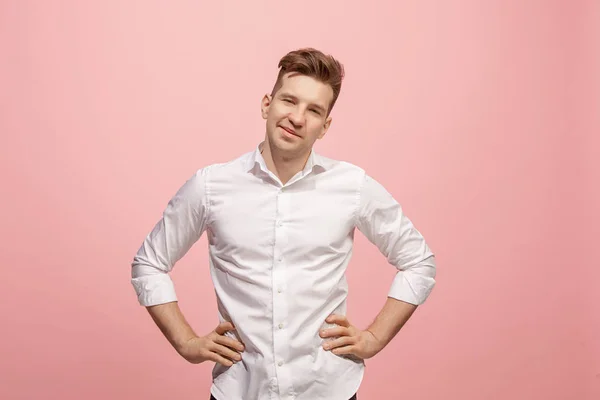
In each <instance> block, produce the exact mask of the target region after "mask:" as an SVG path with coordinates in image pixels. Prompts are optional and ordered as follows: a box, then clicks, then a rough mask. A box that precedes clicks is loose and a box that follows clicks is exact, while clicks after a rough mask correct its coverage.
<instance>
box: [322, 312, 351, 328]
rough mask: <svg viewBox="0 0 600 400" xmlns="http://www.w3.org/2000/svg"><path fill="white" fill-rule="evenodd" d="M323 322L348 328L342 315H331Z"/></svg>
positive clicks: (346, 321) (348, 323) (348, 324)
mask: <svg viewBox="0 0 600 400" xmlns="http://www.w3.org/2000/svg"><path fill="white" fill-rule="evenodd" d="M325 322H328V323H330V324H336V325H340V326H344V327H346V328H349V327H350V322H349V321H348V318H346V316H344V315H338V314H331V315H330V316H329V317H327V319H326V320H325Z"/></svg>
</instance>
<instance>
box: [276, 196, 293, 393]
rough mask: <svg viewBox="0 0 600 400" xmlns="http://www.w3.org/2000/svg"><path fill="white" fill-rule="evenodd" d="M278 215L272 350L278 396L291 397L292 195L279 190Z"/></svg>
mask: <svg viewBox="0 0 600 400" xmlns="http://www.w3.org/2000/svg"><path fill="white" fill-rule="evenodd" d="M276 202H277V206H276V215H275V221H274V223H275V247H274V249H273V257H274V263H273V269H272V273H273V280H272V282H273V289H274V290H273V321H272V324H273V331H274V332H273V340H274V342H273V348H274V351H275V352H274V355H273V356H274V360H273V361H274V362H275V363H276V373H277V383H278V387H279V393H280V394H282V393H288V392H289V391H290V390H293V384H292V382H293V381H292V375H291V371H290V370H289V368H287V366H286V361H287V360H288V359H289V348H290V338H289V335H288V331H287V329H284V327H285V324H286V322H287V320H288V315H289V307H288V303H287V299H286V296H282V295H281V293H282V292H283V288H284V287H285V284H286V281H287V277H286V275H285V273H286V262H285V247H286V244H287V240H288V238H287V235H286V229H285V227H283V221H284V220H285V215H286V214H287V212H288V210H289V193H287V192H286V191H285V188H280V190H279V191H278V193H277V196H276Z"/></svg>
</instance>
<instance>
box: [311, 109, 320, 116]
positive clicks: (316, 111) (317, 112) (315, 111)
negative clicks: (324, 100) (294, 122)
mask: <svg viewBox="0 0 600 400" xmlns="http://www.w3.org/2000/svg"><path fill="white" fill-rule="evenodd" d="M310 111H312V112H314V113H315V114H317V115H321V113H320V112H319V111H318V110H314V109H313V110H310Z"/></svg>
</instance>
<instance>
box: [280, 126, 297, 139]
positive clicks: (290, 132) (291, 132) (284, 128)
mask: <svg viewBox="0 0 600 400" xmlns="http://www.w3.org/2000/svg"><path fill="white" fill-rule="evenodd" d="M280 128H281V129H283V130H284V131H286V132H287V133H289V134H290V135H293V136H296V137H299V138H301V137H302V136H300V135H298V134H297V133H296V132H294V131H292V130H291V129H288V128H286V127H283V126H281V127H280Z"/></svg>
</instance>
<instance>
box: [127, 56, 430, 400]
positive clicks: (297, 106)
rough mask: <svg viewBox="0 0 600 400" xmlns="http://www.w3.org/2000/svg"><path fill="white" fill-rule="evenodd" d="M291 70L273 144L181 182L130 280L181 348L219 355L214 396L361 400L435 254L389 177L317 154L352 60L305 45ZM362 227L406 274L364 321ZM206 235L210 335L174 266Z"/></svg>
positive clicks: (419, 296) (277, 100)
mask: <svg viewBox="0 0 600 400" xmlns="http://www.w3.org/2000/svg"><path fill="white" fill-rule="evenodd" d="M279 68H280V71H279V75H278V77H277V81H276V83H275V86H274V88H273V91H272V92H271V94H266V95H265V96H264V97H263V99H262V117H263V118H264V119H265V120H266V135H265V138H264V141H263V142H262V143H260V144H259V145H258V146H257V148H256V150H255V151H252V152H249V153H247V154H244V155H242V156H241V157H239V158H237V159H235V160H233V161H230V162H227V163H224V164H214V165H210V166H206V167H204V168H201V169H199V170H198V171H197V172H196V173H195V174H194V175H193V176H192V177H191V178H190V179H189V180H188V181H187V182H186V183H185V184H184V185H183V186H182V187H181V188H180V189H179V191H178V192H177V193H176V194H175V196H174V197H173V198H172V199H171V201H170V202H169V204H168V205H167V208H166V210H165V211H164V214H163V217H162V218H161V220H160V221H159V222H158V223H157V224H156V226H155V227H154V229H153V230H152V232H151V233H149V234H148V236H147V237H146V239H145V241H144V242H143V244H142V246H141V248H140V249H139V251H138V253H137V254H136V256H135V258H134V260H133V264H132V284H133V286H134V288H135V290H136V293H137V295H138V300H139V302H140V304H142V305H143V306H146V307H147V309H148V311H149V313H150V315H151V316H152V318H153V319H154V321H155V322H156V324H157V325H158V327H159V328H160V329H161V331H162V332H163V333H164V335H165V336H166V338H167V339H168V340H169V341H170V343H171V344H172V345H173V347H174V348H175V349H176V350H177V352H178V353H179V354H180V355H181V356H183V357H184V358H185V359H186V360H188V361H189V362H191V363H201V362H204V361H207V360H210V361H214V362H216V364H215V366H214V369H213V384H212V387H211V394H212V396H211V398H213V399H217V400H271V399H297V400H315V399H328V400H348V399H355V398H356V392H357V390H358V388H359V386H360V383H361V380H362V377H363V373H364V359H367V358H370V357H373V356H374V355H375V354H377V353H378V352H380V351H381V350H382V349H383V348H384V347H385V346H386V345H387V344H388V343H389V342H390V340H391V339H392V338H393V337H394V336H395V335H396V333H397V332H398V331H399V330H400V328H401V327H402V326H403V325H404V324H405V323H406V321H407V320H408V319H409V318H410V316H411V315H412V314H413V312H414V311H415V309H416V308H417V306H418V305H419V304H422V303H423V302H424V301H425V299H426V298H427V297H428V295H429V293H430V292H431V290H432V288H433V286H434V284H435V280H434V278H435V271H436V267H435V262H434V255H433V253H432V252H431V250H430V249H429V247H428V246H427V244H426V243H425V241H424V239H423V237H422V235H421V234H420V233H419V232H418V231H417V230H416V229H415V227H414V226H413V224H412V223H411V222H410V220H409V219H408V218H407V217H406V216H405V215H404V214H403V212H402V209H401V207H400V205H399V204H398V202H396V201H395V200H394V198H392V196H391V195H390V194H389V193H388V192H387V191H386V190H385V189H384V188H383V187H382V186H381V185H380V184H379V183H377V182H376V181H375V180H373V179H372V178H371V177H369V176H368V175H367V174H366V173H365V171H363V170H362V169H360V168H358V167H356V166H354V165H352V164H349V163H346V162H341V161H335V160H332V159H329V158H326V157H323V156H320V155H318V154H317V153H315V152H314V151H313V145H314V143H315V141H316V140H317V139H321V138H323V136H324V135H325V133H326V132H327V130H328V129H329V127H330V125H331V116H330V112H331V110H332V108H333V105H334V104H335V101H336V99H337V97H338V95H339V93H340V88H341V83H342V78H343V75H344V71H343V66H342V65H341V64H340V63H339V62H338V61H337V60H335V59H334V58H333V57H331V56H328V55H325V54H323V53H321V52H320V51H317V50H315V49H301V50H298V51H293V52H290V53H289V54H287V55H286V56H284V57H283V58H282V59H281V61H280V62H279ZM355 228H358V229H359V230H360V231H361V232H362V233H363V234H364V235H365V236H366V237H367V238H368V239H369V240H370V241H371V242H372V243H374V244H375V245H376V246H377V247H378V248H379V250H380V251H381V253H383V255H385V256H386V257H387V259H388V261H389V263H391V264H392V265H393V266H395V267H396V268H397V269H398V273H397V275H396V277H395V279H394V281H393V283H392V287H391V289H390V291H389V293H388V299H387V302H386V304H385V306H384V307H383V309H382V310H381V312H380V313H379V315H378V316H377V317H376V319H375V320H374V322H373V323H372V324H371V325H370V326H369V327H368V328H367V329H365V330H362V329H359V328H358V327H355V326H354V325H352V324H351V323H350V321H348V319H347V318H346V317H345V314H346V297H347V293H348V285H347V282H346V277H345V271H346V267H347V266H348V263H349V261H350V257H351V255H352V243H353V236H354V231H355ZM204 231H206V233H207V235H208V243H209V262H210V273H211V277H212V281H213V284H214V287H215V292H216V296H217V307H218V315H219V321H221V323H220V324H219V325H218V326H217V328H216V329H215V330H214V331H212V332H210V333H209V334H208V335H205V336H199V335H197V334H196V333H195V332H194V331H193V329H192V328H191V327H190V326H189V325H188V323H187V322H186V320H185V318H184V316H183V315H182V313H181V311H180V309H179V307H178V305H177V298H176V295H175V290H174V286H173V283H172V281H171V279H170V277H169V275H168V272H169V271H171V269H172V268H173V266H174V265H175V263H176V262H177V261H178V260H179V259H180V258H181V257H183V256H184V255H185V254H186V252H187V251H188V250H189V249H190V247H191V246H192V245H193V244H194V243H195V242H196V241H197V240H198V239H199V237H200V236H201V235H202V233H203V232H204ZM366 267H368V266H366Z"/></svg>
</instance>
